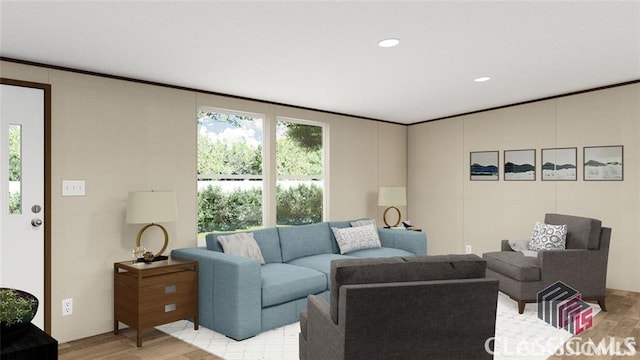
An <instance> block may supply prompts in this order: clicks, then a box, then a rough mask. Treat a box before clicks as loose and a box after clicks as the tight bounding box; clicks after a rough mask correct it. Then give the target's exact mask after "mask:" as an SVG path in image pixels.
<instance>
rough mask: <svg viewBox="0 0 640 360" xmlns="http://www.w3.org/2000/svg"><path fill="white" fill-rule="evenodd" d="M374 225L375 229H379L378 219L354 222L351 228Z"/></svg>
mask: <svg viewBox="0 0 640 360" xmlns="http://www.w3.org/2000/svg"><path fill="white" fill-rule="evenodd" d="M370 224H373V227H376V228H377V227H378V226H376V219H365V220H358V221H352V222H351V226H354V227H355V226H365V225H370Z"/></svg>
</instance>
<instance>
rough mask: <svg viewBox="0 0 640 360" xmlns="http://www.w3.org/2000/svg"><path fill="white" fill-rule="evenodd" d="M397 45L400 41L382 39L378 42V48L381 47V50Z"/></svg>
mask: <svg viewBox="0 0 640 360" xmlns="http://www.w3.org/2000/svg"><path fill="white" fill-rule="evenodd" d="M398 44H400V40H399V39H394V38H390V39H383V40H380V41H378V46H380V47H383V48H389V47H394V46H396V45H398Z"/></svg>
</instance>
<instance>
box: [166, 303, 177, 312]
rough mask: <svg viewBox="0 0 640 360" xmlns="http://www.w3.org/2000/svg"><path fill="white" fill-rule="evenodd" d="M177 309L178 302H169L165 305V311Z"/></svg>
mask: <svg viewBox="0 0 640 360" xmlns="http://www.w3.org/2000/svg"><path fill="white" fill-rule="evenodd" d="M172 311H176V304H169V305H165V306H164V312H172Z"/></svg>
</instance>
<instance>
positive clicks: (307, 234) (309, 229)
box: [277, 222, 334, 262]
mask: <svg viewBox="0 0 640 360" xmlns="http://www.w3.org/2000/svg"><path fill="white" fill-rule="evenodd" d="M277 229H278V235H279V236H280V247H281V248H282V261H284V262H288V261H291V260H293V259H297V258H301V257H304V256H311V255H318V254H332V253H334V251H333V246H331V241H332V240H331V239H332V238H331V229H330V228H329V224H328V223H326V222H323V223H317V224H309V225H298V226H279V227H278V228H277Z"/></svg>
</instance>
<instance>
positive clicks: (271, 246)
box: [205, 227, 282, 264]
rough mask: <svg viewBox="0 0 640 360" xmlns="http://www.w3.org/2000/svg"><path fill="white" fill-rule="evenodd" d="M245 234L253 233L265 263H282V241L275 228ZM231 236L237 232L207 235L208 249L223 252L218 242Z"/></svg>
mask: <svg viewBox="0 0 640 360" xmlns="http://www.w3.org/2000/svg"><path fill="white" fill-rule="evenodd" d="M244 232H252V233H253V238H254V239H256V242H257V243H258V246H259V247H260V252H261V253H262V257H263V258H264V262H265V263H267V264H271V263H281V262H282V251H281V250H280V240H279V239H278V230H277V229H276V228H275V227H270V228H263V229H258V230H253V231H244ZM230 234H237V232H228V233H213V234H207V236H206V237H205V240H206V242H207V249H209V250H213V251H217V252H223V251H222V247H221V246H220V242H218V236H220V235H230Z"/></svg>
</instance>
